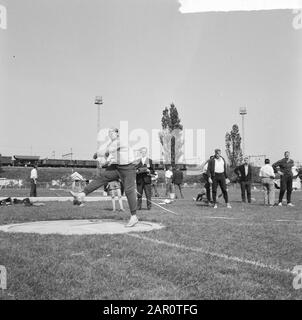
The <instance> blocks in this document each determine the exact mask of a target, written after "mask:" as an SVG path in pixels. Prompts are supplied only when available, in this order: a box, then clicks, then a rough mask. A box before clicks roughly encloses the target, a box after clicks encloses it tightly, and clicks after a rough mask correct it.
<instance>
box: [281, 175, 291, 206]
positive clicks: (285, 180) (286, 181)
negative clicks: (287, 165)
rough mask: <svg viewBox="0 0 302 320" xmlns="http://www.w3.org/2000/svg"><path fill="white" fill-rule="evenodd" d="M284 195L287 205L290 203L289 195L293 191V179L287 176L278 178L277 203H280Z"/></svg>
mask: <svg viewBox="0 0 302 320" xmlns="http://www.w3.org/2000/svg"><path fill="white" fill-rule="evenodd" d="M285 191H287V193H286V198H287V203H290V202H291V195H292V191H293V177H292V176H289V175H283V176H281V178H280V193H279V202H282V199H283V196H284V194H285Z"/></svg>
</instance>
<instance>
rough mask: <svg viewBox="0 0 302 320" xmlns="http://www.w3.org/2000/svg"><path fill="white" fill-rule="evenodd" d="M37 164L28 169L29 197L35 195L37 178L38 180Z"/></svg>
mask: <svg viewBox="0 0 302 320" xmlns="http://www.w3.org/2000/svg"><path fill="white" fill-rule="evenodd" d="M37 168H38V166H37V165H34V167H33V168H32V170H31V171H30V194H29V196H30V197H36V196H37V180H38V170H37Z"/></svg>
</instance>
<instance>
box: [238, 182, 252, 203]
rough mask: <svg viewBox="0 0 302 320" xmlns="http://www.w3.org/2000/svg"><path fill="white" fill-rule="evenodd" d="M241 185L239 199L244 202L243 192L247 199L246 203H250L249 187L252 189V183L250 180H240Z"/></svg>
mask: <svg viewBox="0 0 302 320" xmlns="http://www.w3.org/2000/svg"><path fill="white" fill-rule="evenodd" d="M240 187H241V199H242V201H243V202H246V198H245V193H246V195H247V201H248V203H251V201H252V199H251V189H252V183H251V181H241V182H240Z"/></svg>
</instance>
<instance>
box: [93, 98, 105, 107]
mask: <svg viewBox="0 0 302 320" xmlns="http://www.w3.org/2000/svg"><path fill="white" fill-rule="evenodd" d="M94 104H99V105H101V104H103V98H102V97H101V96H96V97H95V100H94Z"/></svg>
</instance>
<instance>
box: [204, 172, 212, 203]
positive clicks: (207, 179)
mask: <svg viewBox="0 0 302 320" xmlns="http://www.w3.org/2000/svg"><path fill="white" fill-rule="evenodd" d="M202 176H203V179H204V181H205V184H204V188H205V189H206V195H207V200H208V202H211V201H212V199H211V184H210V182H209V176H208V175H207V174H205V173H203V175H202Z"/></svg>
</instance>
